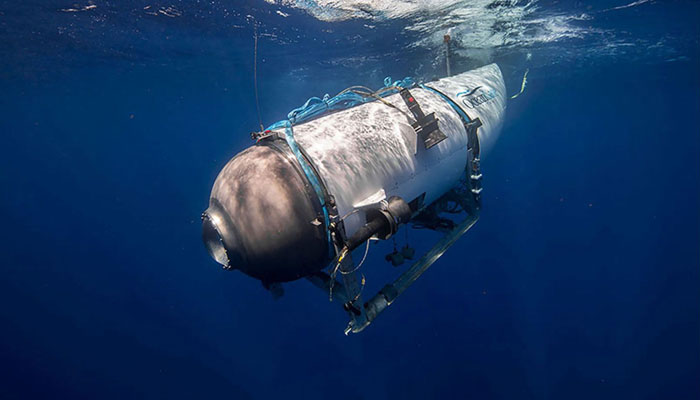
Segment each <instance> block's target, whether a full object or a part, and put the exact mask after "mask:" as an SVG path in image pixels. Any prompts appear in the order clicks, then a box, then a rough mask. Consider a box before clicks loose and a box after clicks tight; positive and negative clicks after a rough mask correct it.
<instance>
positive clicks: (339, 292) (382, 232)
mask: <svg viewBox="0 0 700 400" xmlns="http://www.w3.org/2000/svg"><path fill="white" fill-rule="evenodd" d="M505 106H506V94H505V84H504V82H503V76H502V74H501V71H500V69H499V67H498V66H497V65H496V64H490V65H487V66H484V67H481V68H478V69H475V70H472V71H468V72H464V73H461V74H458V75H454V76H451V77H447V78H443V79H439V80H436V81H433V82H428V83H424V84H418V85H417V84H414V83H413V82H412V81H410V80H404V81H397V82H394V83H393V84H392V83H391V82H390V81H388V82H386V84H385V87H384V88H382V89H380V90H378V91H371V90H369V89H367V88H364V87H353V88H349V89H347V90H346V91H343V92H341V94H339V95H338V96H336V97H333V98H329V97H325V98H324V99H312V100H310V101H309V102H307V104H305V105H304V106H303V107H301V108H299V109H297V110H294V111H293V112H291V113H290V114H289V116H288V119H287V120H284V121H280V122H278V123H276V124H274V125H272V126H271V127H269V128H268V129H266V130H264V131H263V132H257V133H255V134H254V135H253V136H254V139H255V140H256V142H255V144H254V145H252V146H251V147H249V148H247V149H245V150H244V151H242V152H241V153H239V154H237V155H236V156H235V157H233V158H232V159H231V160H230V161H229V162H228V163H227V164H226V165H225V166H224V168H223V169H222V171H221V172H220V173H219V175H218V177H217V178H216V181H215V182H214V186H213V189H212V191H211V197H210V200H209V207H208V208H207V210H206V211H205V212H204V213H203V215H202V220H203V239H204V243H205V245H206V247H207V249H208V251H209V253H210V254H211V256H212V257H213V258H214V259H215V260H216V261H217V262H218V263H219V264H221V265H222V266H223V267H224V268H225V269H229V270H239V271H241V272H243V273H245V274H247V275H249V276H251V277H254V278H257V279H259V280H261V281H262V282H263V284H264V285H265V286H266V287H271V286H274V285H276V284H278V283H280V282H287V281H293V280H297V279H300V278H308V279H310V280H311V281H312V282H314V283H316V284H317V285H318V286H321V287H327V288H329V289H330V290H333V288H334V287H335V292H336V296H338V298H340V299H341V300H342V301H343V302H344V308H345V310H346V311H348V312H349V313H350V316H351V318H352V320H351V323H350V325H349V327H348V331H359V330H361V329H363V328H364V327H365V326H366V325H367V324H369V322H370V321H371V320H372V319H373V317H374V316H376V314H378V312H379V311H381V310H380V309H378V307H379V308H381V309H383V308H382V307H384V308H385V307H386V306H388V305H389V304H390V303H391V301H393V299H394V298H395V296H397V295H398V293H400V292H401V291H403V289H405V287H407V286H408V285H410V284H411V283H412V282H413V280H415V278H417V276H419V275H420V273H422V272H423V271H424V270H425V269H427V267H428V266H430V265H431V264H432V263H433V262H434V261H435V260H436V259H437V257H439V256H440V255H441V254H442V252H444V251H445V250H446V249H447V247H449V246H450V245H451V244H452V243H454V241H455V240H456V238H457V237H459V236H460V235H461V234H462V233H464V231H466V230H467V229H468V228H469V227H470V226H471V225H472V224H473V223H474V222H475V221H476V218H478V209H479V208H480V205H481V196H480V192H481V178H482V175H481V169H480V161H481V156H482V155H483V154H484V152H486V151H488V149H489V148H490V147H491V146H492V145H493V144H494V142H495V141H496V138H497V136H498V134H499V131H500V129H501V125H502V119H503V114H504V111H505ZM448 203H450V204H452V203H454V204H456V205H457V206H456V208H457V209H459V210H460V211H464V213H465V214H467V216H468V218H467V220H468V221H467V220H465V221H467V222H469V223H466V222H465V223H464V224H460V223H456V222H453V221H452V220H450V219H448V218H445V217H443V216H441V215H442V214H443V213H444V212H450V211H454V210H455V209H456V208H455V206H448V205H447V204H448ZM450 221H452V222H450ZM405 224H409V225H411V224H413V225H419V226H421V227H428V228H429V229H434V230H437V231H440V232H442V233H444V234H445V237H446V238H449V239H450V240H447V239H445V240H444V241H443V242H444V243H441V244H440V243H439V246H438V245H436V247H435V248H434V249H433V250H431V251H433V253H432V254H426V255H425V256H423V257H422V258H421V259H420V260H418V261H417V262H416V263H414V265H413V266H411V268H409V270H408V271H406V272H405V273H404V275H406V274H408V276H403V278H399V280H397V281H396V282H394V285H393V286H392V285H387V287H385V289H384V291H383V292H380V293H378V295H377V296H379V297H380V299H378V300H377V301H378V302H379V303H376V302H374V303H373V300H374V298H373V300H371V301H368V302H366V303H365V302H363V301H362V300H361V296H360V294H361V288H359V289H358V287H359V285H360V284H359V283H358V282H359V281H360V278H359V277H358V276H357V275H356V274H354V273H353V272H355V271H354V270H353V269H354V266H353V265H354V264H353V263H352V261H351V260H350V259H351V256H350V254H351V252H352V250H354V249H355V248H356V247H358V246H360V245H362V244H363V243H365V242H367V241H368V240H372V239H374V240H379V239H387V238H389V237H391V236H392V235H393V234H394V233H395V232H396V231H397V230H398V229H399V227H400V226H402V225H405ZM460 230H461V231H460ZM458 231H459V232H458ZM426 257H427V258H426ZM324 269H328V271H327V272H324ZM338 271H340V272H341V273H342V278H343V279H342V282H339V281H336V273H337V272H338ZM401 279H404V281H405V282H404V281H401ZM401 285H405V286H401ZM377 296H375V298H376V297H377Z"/></svg>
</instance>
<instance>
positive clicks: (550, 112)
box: [0, 0, 700, 400]
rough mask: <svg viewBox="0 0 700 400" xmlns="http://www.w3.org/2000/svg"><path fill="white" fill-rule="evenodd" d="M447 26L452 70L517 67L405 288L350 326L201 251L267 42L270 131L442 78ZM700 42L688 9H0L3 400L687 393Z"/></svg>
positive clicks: (376, 253)
mask: <svg viewBox="0 0 700 400" xmlns="http://www.w3.org/2000/svg"><path fill="white" fill-rule="evenodd" d="M448 32H449V34H450V35H451V36H452V51H453V54H452V63H451V66H452V70H453V72H455V73H457V72H463V71H467V70H469V69H473V68H475V67H479V66H481V65H484V64H486V63H490V62H496V63H498V64H499V65H500V66H501V68H502V70H503V73H504V77H505V80H506V86H507V88H508V92H509V93H510V94H514V93H517V92H518V91H519V89H520V86H521V82H522V77H523V74H524V72H525V70H529V73H528V79H527V86H526V88H525V91H524V92H523V94H521V95H520V96H518V97H517V98H515V99H513V100H511V101H509V103H508V106H507V107H508V108H507V112H506V116H505V120H504V127H503V130H502V133H501V136H500V138H499V140H498V142H497V143H496V145H495V146H494V149H493V150H492V151H491V152H490V153H489V154H487V155H486V156H485V157H484V159H483V163H482V170H483V173H484V192H483V210H482V213H481V218H480V220H479V222H478V223H477V224H476V226H475V227H474V228H473V229H472V230H471V231H469V232H468V233H467V234H466V235H465V236H464V237H462V238H461V239H460V240H459V241H458V242H457V244H456V245H455V246H453V247H452V248H451V249H450V250H449V251H448V252H447V253H446V254H445V255H444V256H443V257H442V258H440V259H439V261H438V262H437V263H436V264H435V265H433V267H432V268H431V269H430V270H429V271H428V272H426V273H425V274H424V275H423V276H422V277H421V278H420V279H419V280H418V282H417V283H416V284H414V285H413V286H412V287H411V288H410V289H409V290H408V291H407V292H405V293H404V294H403V295H402V296H401V297H400V298H399V299H398V300H397V302H396V303H395V304H393V305H392V306H391V307H390V308H389V309H388V310H387V311H386V312H385V313H384V314H382V315H381V316H380V317H379V318H378V319H377V320H376V321H375V322H374V323H373V324H372V325H371V326H370V327H368V328H367V329H366V330H365V331H364V332H362V333H360V334H357V335H351V336H345V335H344V334H343V328H344V327H345V325H346V323H347V315H346V314H345V312H343V311H342V309H341V307H340V306H339V304H337V303H335V302H333V303H329V301H328V295H327V293H323V292H322V291H319V290H318V289H317V288H315V287H313V286H312V285H311V284H309V283H308V282H306V281H303V280H302V281H298V282H294V283H291V284H286V285H285V295H284V296H283V297H282V298H281V299H279V300H275V299H273V298H272V296H271V295H270V293H268V292H267V291H266V290H265V289H264V288H263V287H262V285H260V283H259V282H257V281H255V280H253V279H251V278H248V277H246V276H244V275H242V274H240V273H238V272H235V271H233V272H227V271H223V270H222V269H221V268H220V267H219V266H218V265H217V264H216V263H214V261H212V260H211V258H210V257H209V255H208V254H207V252H206V250H205V248H204V246H203V245H202V242H201V224H200V219H199V218H200V213H201V212H202V211H203V210H204V209H205V208H206V207H207V202H208V196H209V191H210V189H211V185H212V183H213V181H214V179H215V177H216V175H217V173H218V172H219V170H220V169H221V167H223V165H224V164H225V163H226V161H227V160H228V159H229V158H230V157H231V156H233V155H234V154H236V153H237V152H239V151H241V150H243V149H244V148H246V147H247V146H249V145H251V144H252V142H251V140H250V137H249V133H250V132H251V131H253V130H255V129H257V127H258V125H259V123H258V117H257V111H256V105H255V94H254V85H253V73H254V53H255V48H254V47H255V46H254V43H255V39H254V38H255V36H256V34H257V37H258V46H257V79H258V90H259V97H260V98H259V103H260V114H261V118H262V120H263V123H265V124H266V125H269V124H271V123H272V122H275V121H277V120H279V119H281V118H283V117H284V116H285V115H286V113H287V112H288V111H289V110H291V109H292V108H295V107H297V106H299V105H301V104H302V103H303V102H304V101H305V100H306V99H307V98H309V97H310V96H317V95H323V94H324V93H330V94H331V95H332V94H334V93H336V92H338V91H339V90H341V89H343V88H345V87H347V86H350V85H354V84H361V85H366V86H370V87H380V86H381V85H382V81H383V79H384V77H385V76H392V77H394V78H402V77H404V76H413V77H416V78H420V79H425V80H431V79H433V78H437V77H442V76H445V64H444V62H445V61H444V47H443V44H442V38H443V35H444V34H445V33H448ZM699 41H700V3H698V2H696V1H645V0H640V1H634V2H632V1H630V0H617V1H613V0H606V1H599V2H595V4H593V3H590V4H589V3H588V2H579V1H534V0H533V1H469V2H467V1H448V0H445V1H437V0H436V1H392V2H382V1H373V0H365V1H325V0H324V1H322V0H318V1H311V0H310V1H291V0H283V1H277V0H275V1H273V0H267V1H263V0H249V1H228V2H190V1H176V0H171V1H167V2H153V1H122V2H112V1H101V0H93V1H87V2H85V1H78V2H71V1H53V0H52V1H48V0H47V1H23V2H10V1H0V134H1V136H0V137H1V138H2V142H1V143H2V144H1V145H0V189H1V190H0V216H2V221H3V224H2V227H3V228H2V229H1V230H0V272H1V273H2V277H1V278H0V398H3V399H30V398H50V399H58V398H70V399H96V398H100V399H125V398H149V399H151V398H168V399H172V398H188V399H192V398H204V397H214V398H231V399H266V398H290V399H330V398H334V399H353V400H358V399H433V398H435V399H462V398H464V399H594V398H595V399H601V398H603V399H612V398H615V399H628V398H629V399H697V398H699V396H700V42H699ZM399 237H400V238H399V239H398V242H399V244H403V243H404V242H405V240H406V239H405V238H404V237H403V236H401V235H399ZM407 238H408V241H409V242H410V243H415V242H427V241H429V240H436V236H434V235H430V234H428V233H425V232H421V231H411V232H409V234H408V236H407ZM381 246H382V245H380V246H378V247H377V249H376V250H375V249H371V250H372V251H370V258H369V260H368V261H367V262H366V264H365V265H364V266H363V267H362V268H363V271H364V273H365V275H366V276H367V281H368V287H373V288H375V290H376V288H379V287H381V286H382V285H383V284H384V283H385V282H384V281H383V279H385V278H386V277H387V276H390V275H391V274H394V273H395V272H396V270H395V269H393V267H391V266H390V265H388V264H387V263H386V262H385V261H384V259H383V258H384V257H383V256H384V252H385V250H386V246H384V247H381Z"/></svg>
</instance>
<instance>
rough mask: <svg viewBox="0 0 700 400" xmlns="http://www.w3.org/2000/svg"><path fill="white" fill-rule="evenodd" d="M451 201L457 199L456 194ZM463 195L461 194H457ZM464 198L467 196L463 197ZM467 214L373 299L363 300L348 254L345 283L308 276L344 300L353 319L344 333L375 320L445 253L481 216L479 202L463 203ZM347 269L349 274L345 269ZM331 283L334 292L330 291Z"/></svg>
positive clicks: (321, 275)
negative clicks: (476, 203)
mask: <svg viewBox="0 0 700 400" xmlns="http://www.w3.org/2000/svg"><path fill="white" fill-rule="evenodd" d="M451 194H452V195H453V197H452V198H449V200H452V201H454V197H455V195H456V194H455V193H454V192H453V193H451ZM458 197H461V196H458ZM461 198H462V199H464V197H461ZM461 203H462V205H463V207H464V210H465V211H466V212H467V217H466V218H465V219H464V220H462V221H461V222H459V223H458V224H456V225H455V226H454V227H453V228H452V229H450V230H449V231H447V232H446V233H445V235H444V236H443V237H442V238H441V239H440V240H439V241H438V242H437V243H436V244H435V245H434V246H433V247H432V248H431V249H430V250H429V251H428V252H427V253H425V254H424V255H423V256H422V257H421V258H420V259H418V260H417V261H416V262H415V263H413V264H412V265H411V266H410V267H409V268H408V269H407V270H406V271H404V272H403V273H402V274H401V275H400V276H399V277H398V278H397V279H396V280H395V281H394V282H393V283H390V284H388V285H386V286H384V287H383V288H382V289H381V290H380V291H379V292H377V294H375V295H374V296H373V297H372V298H371V299H370V300H368V301H367V302H365V303H363V302H362V296H361V294H362V287H361V285H360V283H359V282H361V281H362V279H364V278H363V276H362V275H361V274H360V273H359V271H352V268H353V262H352V260H351V258H350V256H349V255H348V257H346V258H345V259H344V260H343V263H342V264H341V266H340V268H339V269H340V271H341V278H342V282H340V281H338V280H336V279H334V278H332V277H331V276H330V275H329V274H327V273H325V272H319V273H316V274H314V275H311V276H309V277H307V279H308V280H309V281H311V283H313V284H314V285H315V286H317V287H319V288H321V289H322V290H324V291H326V293H328V292H331V293H332V299H333V300H337V301H339V302H342V304H343V308H344V309H345V311H347V312H348V314H349V315H350V322H349V323H348V326H347V327H346V328H345V334H346V335H348V334H350V333H351V332H352V333H358V332H361V331H362V330H363V329H365V328H366V327H367V326H369V325H370V324H371V323H372V321H374V320H375V319H376V318H377V317H378V316H379V315H380V314H381V313H382V311H384V310H385V309H386V308H387V307H389V306H390V305H391V304H393V303H394V301H395V300H396V298H397V297H398V296H399V295H400V294H401V293H403V292H404V291H405V290H406V289H408V287H409V286H411V285H412V284H413V282H415V281H416V280H417V279H418V278H419V277H420V276H421V275H422V274H423V273H424V272H425V271H427V270H428V268H430V266H432V265H433V264H434V263H435V261H437V260H438V258H440V256H442V255H443V254H444V253H445V251H447V249H449V248H450V247H451V246H452V245H453V244H454V243H455V242H456V241H457V239H459V238H460V237H461V236H462V235H464V234H465V233H466V232H467V231H468V230H469V229H470V228H471V227H472V226H474V224H475V223H476V221H477V220H478V219H479V213H478V208H477V207H476V205H475V204H474V203H473V202H471V201H469V200H466V201H464V202H461ZM343 271H346V272H347V273H346V274H343V273H342V272H343ZM331 283H332V291H331Z"/></svg>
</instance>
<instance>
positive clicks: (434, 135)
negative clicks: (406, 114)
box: [399, 88, 447, 149]
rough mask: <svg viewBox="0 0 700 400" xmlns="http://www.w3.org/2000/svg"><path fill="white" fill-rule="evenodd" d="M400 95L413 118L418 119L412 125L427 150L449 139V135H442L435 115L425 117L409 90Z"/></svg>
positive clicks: (402, 90) (404, 90) (401, 92)
mask: <svg viewBox="0 0 700 400" xmlns="http://www.w3.org/2000/svg"><path fill="white" fill-rule="evenodd" d="M399 93H400V94H401V98H402V99H403V101H404V103H406V106H407V107H408V110H409V111H410V112H411V114H413V118H415V119H416V122H414V123H413V124H411V125H412V126H413V129H414V130H415V131H416V134H417V135H418V137H420V138H421V139H423V145H424V146H425V148H426V149H429V148H431V147H433V146H435V145H436V144H438V143H440V142H442V141H443V140H445V139H447V135H445V134H444V133H442V132H441V131H440V129H439V127H438V120H437V118H435V113H430V114H428V115H425V113H424V112H423V110H422V109H421V108H420V105H418V102H417V101H416V99H415V98H414V97H413V95H412V94H411V92H409V91H408V89H405V88H404V89H401V90H400V91H399Z"/></svg>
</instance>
